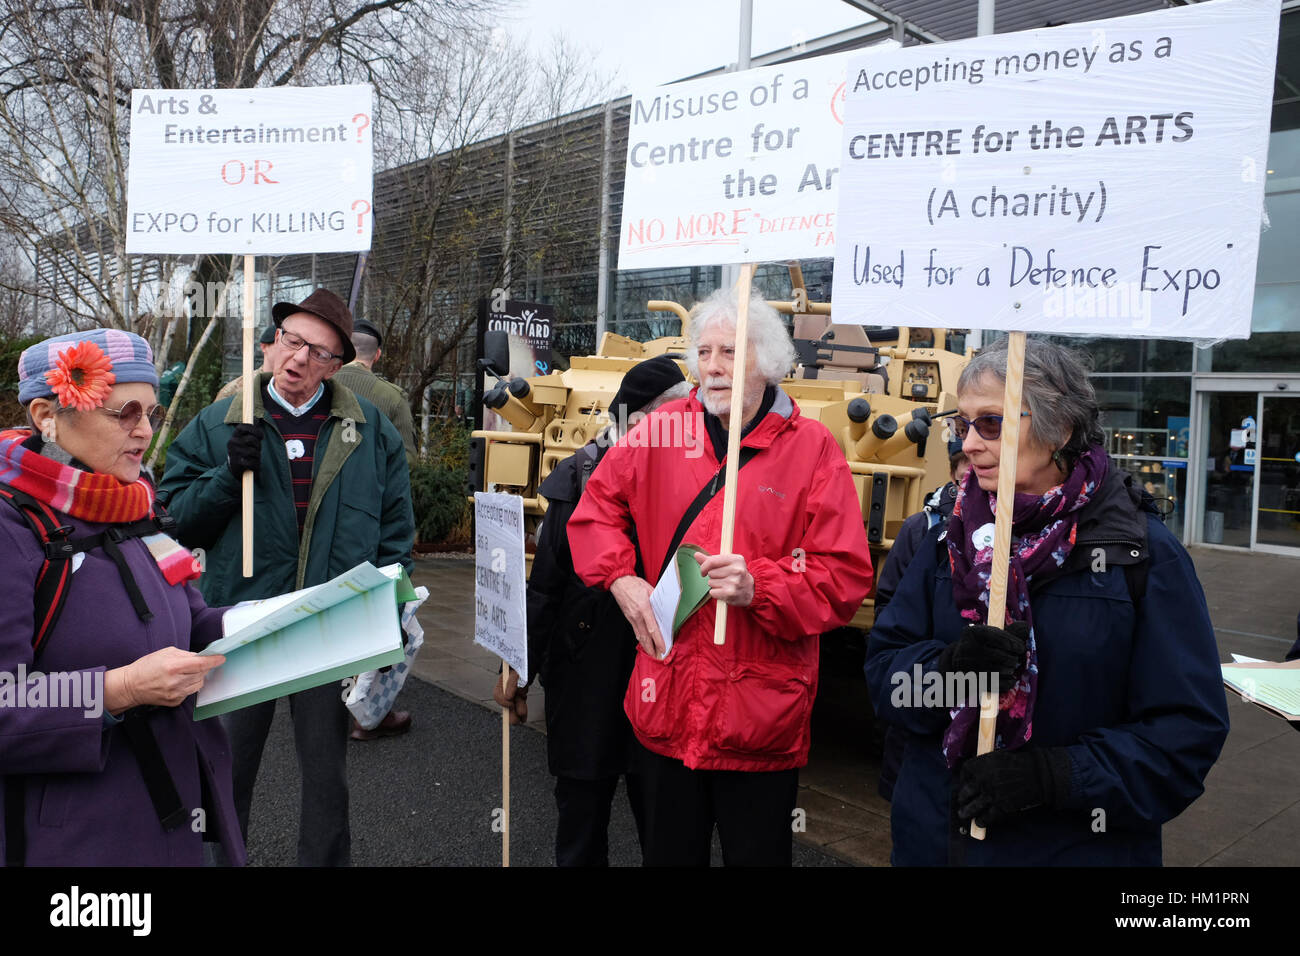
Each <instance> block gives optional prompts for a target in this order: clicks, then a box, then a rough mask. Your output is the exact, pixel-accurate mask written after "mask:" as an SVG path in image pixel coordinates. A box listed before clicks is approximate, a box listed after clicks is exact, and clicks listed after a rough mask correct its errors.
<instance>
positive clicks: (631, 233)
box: [618, 44, 896, 269]
mask: <svg viewBox="0 0 1300 956" xmlns="http://www.w3.org/2000/svg"><path fill="white" fill-rule="evenodd" d="M893 45H895V46H896V44H893ZM853 55H855V54H849V53H838V54H832V55H830V56H822V57H815V58H813V59H808V60H799V61H797V62H794V63H784V64H780V65H778V66H769V67H763V68H761V69H756V70H746V71H744V72H742V73H728V74H725V75H723V76H716V77H708V78H705V79H702V80H695V81H693V82H690V83H674V84H672V85H670V86H660V87H655V88H653V89H651V90H646V91H643V92H641V93H639V94H637V95H635V96H633V97H632V116H631V125H630V127H629V130H628V146H627V170H626V180H625V185H624V188H623V219H622V231H621V234H620V236H619V254H618V267H619V268H620V269H648V268H657V267H661V266H677V265H713V264H715V263H720V262H747V261H752V260H764V259H789V258H816V257H823V258H824V257H827V256H830V255H832V254H833V253H834V249H835V204H836V195H837V193H836V187H837V185H838V175H839V165H840V161H839V154H840V134H841V130H842V128H843V115H844V113H843V109H844V77H845V73H844V71H845V66H846V64H847V63H848V61H849V59H850V57H851V56H853Z"/></svg>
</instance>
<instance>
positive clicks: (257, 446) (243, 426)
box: [226, 422, 262, 478]
mask: <svg viewBox="0 0 1300 956" xmlns="http://www.w3.org/2000/svg"><path fill="white" fill-rule="evenodd" d="M226 464H227V465H228V466H229V467H230V473H231V474H232V475H234V476H235V477H236V478H242V476H243V474H244V472H246V471H251V472H254V473H256V471H257V469H258V468H260V467H262V423H261V422H253V424H251V425H250V424H248V423H247V422H240V423H239V424H238V425H236V426H235V433H234V434H233V435H231V436H230V441H228V442H226Z"/></svg>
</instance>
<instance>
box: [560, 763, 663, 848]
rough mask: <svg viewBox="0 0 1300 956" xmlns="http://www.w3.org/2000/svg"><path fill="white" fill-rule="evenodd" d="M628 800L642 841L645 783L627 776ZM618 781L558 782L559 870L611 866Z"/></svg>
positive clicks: (634, 777) (632, 774)
mask: <svg viewBox="0 0 1300 956" xmlns="http://www.w3.org/2000/svg"><path fill="white" fill-rule="evenodd" d="M626 782H627V800H628V803H629V804H630V805H631V807H632V818H633V819H634V820H635V821H636V830H637V838H638V840H639V839H640V838H641V831H642V822H641V780H640V778H639V777H638V775H637V774H634V773H629V774H627V776H626ZM617 789H618V777H617V776H613V777H602V778H601V779H599V780H578V779H577V778H575V777H556V778H555V806H556V808H557V809H558V810H559V811H560V822H559V825H558V826H557V827H556V829H555V865H556V866H609V812H610V809H611V808H612V807H613V805H614V791H615V790H617Z"/></svg>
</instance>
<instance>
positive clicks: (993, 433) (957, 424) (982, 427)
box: [950, 412, 1029, 441]
mask: <svg viewBox="0 0 1300 956" xmlns="http://www.w3.org/2000/svg"><path fill="white" fill-rule="evenodd" d="M1028 414H1029V413H1028V412H1021V413H1020V417H1021V418H1024V417H1025V416H1026V415H1028ZM1002 418H1003V416H1002V415H980V416H978V417H976V418H970V419H967V418H962V417H961V416H960V415H953V416H952V424H951V426H950V427H951V428H952V437H953V438H955V439H957V440H958V441H965V440H966V435H967V433H968V432H969V431H970V429H971V426H972V425H973V426H974V427H975V433H976V434H977V435H979V436H980V438H983V439H984V440H985V441H997V440H998V439H999V438H1001V437H1002Z"/></svg>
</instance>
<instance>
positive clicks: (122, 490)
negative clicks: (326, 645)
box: [0, 329, 244, 866]
mask: <svg viewBox="0 0 1300 956" xmlns="http://www.w3.org/2000/svg"><path fill="white" fill-rule="evenodd" d="M18 382H19V384H18V397H19V401H21V402H22V403H23V405H24V406H25V407H26V409H27V417H28V421H29V424H30V427H29V428H18V429H8V430H5V431H0V459H2V460H3V468H2V469H0V482H3V485H0V495H2V496H3V498H4V501H5V502H6V503H4V504H0V553H2V554H3V555H4V557H3V559H0V567H2V568H3V577H4V582H5V600H4V601H3V602H0V778H3V784H4V786H3V798H2V800H3V808H4V813H3V815H4V861H5V864H6V865H8V866H14V865H29V866H167V865H191V866H197V865H199V864H201V863H203V862H204V858H205V853H204V841H213V842H216V843H219V844H220V845H221V846H222V848H223V852H224V855H225V857H226V859H228V860H230V861H231V862H232V863H235V864H242V863H243V862H244V842H243V839H242V838H241V836H240V831H239V826H238V823H237V819H236V814H235V803H234V792H233V788H232V785H231V758H230V746H229V742H228V741H227V738H226V734H225V731H224V730H223V729H222V727H221V726H220V725H219V724H218V723H217V722H215V721H204V722H200V723H195V722H194V716H193V714H194V698H193V695H194V694H195V693H196V692H197V691H198V690H199V689H200V688H201V687H202V686H203V681H204V677H205V675H206V674H207V673H208V672H209V671H211V670H212V669H213V668H215V667H218V666H220V665H221V664H223V663H224V662H225V658H224V657H221V656H219V655H214V656H209V657H201V656H199V654H197V653H195V652H197V651H200V650H202V649H203V648H204V647H206V646H207V645H208V644H209V643H211V642H212V641H213V640H215V639H216V638H219V637H220V636H221V617H222V612H223V611H224V610H225V609H224V608H217V607H208V606H207V605H206V604H205V603H204V601H203V598H202V596H201V595H200V594H199V592H198V591H197V590H196V589H195V588H194V587H193V586H192V585H191V584H190V582H191V581H192V580H194V579H195V578H197V577H198V569H197V567H196V562H195V561H194V558H193V556H192V555H191V554H190V553H189V552H188V551H186V550H185V549H184V548H182V547H181V546H180V545H179V544H178V543H177V542H176V541H175V540H173V539H172V538H171V537H170V536H169V535H168V534H167V533H166V532H167V529H168V525H167V523H166V521H165V518H164V513H163V512H162V511H161V510H160V509H159V508H158V507H157V505H156V503H155V500H154V489H153V485H152V484H151V483H150V481H149V480H148V478H147V477H146V476H145V475H143V474H142V473H141V464H142V462H143V459H144V455H145V452H146V450H147V449H148V447H149V443H150V441H151V440H152V438H153V433H154V429H155V428H157V427H158V425H159V423H160V421H161V419H162V417H163V409H162V408H161V407H160V406H159V405H158V403H157V402H158V397H157V392H156V389H157V386H158V373H157V370H156V369H155V367H154V363H153V355H152V354H151V352H150V349H149V344H148V343H147V342H146V341H145V340H144V339H142V338H140V336H138V335H135V334H133V333H130V332H123V331H119V330H116V329H96V330H93V331H90V332H74V333H71V334H68V335H60V336H58V337H56V338H52V339H47V340H46V341H44V342H41V343H39V344H37V345H33V346H32V347H31V348H28V349H27V350H25V351H24V352H23V353H22V356H21V357H20V358H19V360H18ZM47 540H48V541H50V542H52V543H54V542H63V543H64V547H63V548H61V549H57V550H56V551H54V552H47V550H46V548H45V547H44V544H43V542H45V541H47ZM60 553H61V554H62V556H61V557H60V556H59V555H60ZM65 573H66V575H67V577H66V579H65V578H64V577H63V575H64V574H65ZM50 581H54V582H61V583H60V584H59V586H58V587H56V588H55V589H54V590H52V591H47V590H46V589H45V587H43V586H42V585H44V584H45V583H48V582H50ZM51 622H52V623H51ZM200 819H201V820H202V821H203V822H204V826H203V827H201V828H200V827H195V826H194V825H193V824H194V822H195V821H196V820H200Z"/></svg>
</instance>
